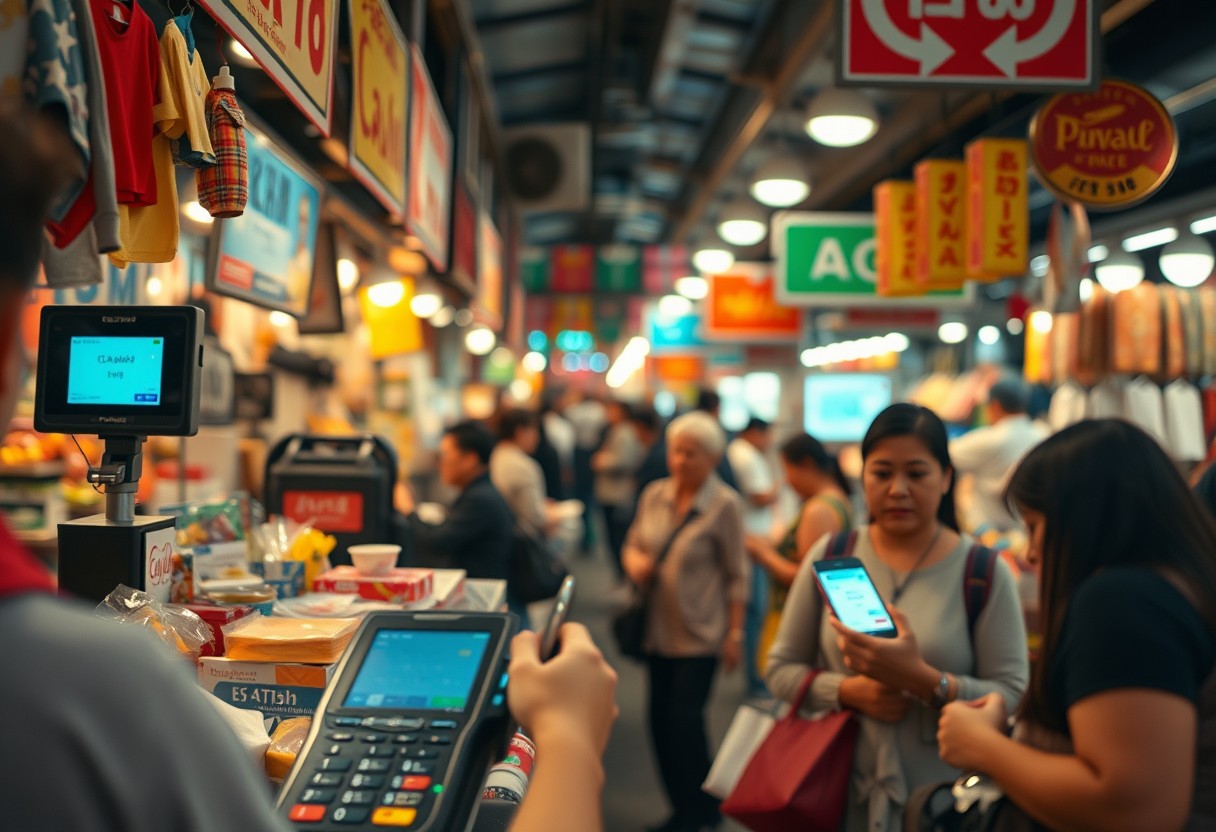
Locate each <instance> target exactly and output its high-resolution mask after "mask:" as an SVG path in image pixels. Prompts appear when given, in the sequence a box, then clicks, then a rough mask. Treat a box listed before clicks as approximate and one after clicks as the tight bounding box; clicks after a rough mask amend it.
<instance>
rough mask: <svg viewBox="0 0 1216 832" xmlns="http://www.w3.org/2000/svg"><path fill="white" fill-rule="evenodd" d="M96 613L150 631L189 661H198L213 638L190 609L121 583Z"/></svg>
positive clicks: (204, 624)
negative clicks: (200, 654)
mask: <svg viewBox="0 0 1216 832" xmlns="http://www.w3.org/2000/svg"><path fill="white" fill-rule="evenodd" d="M95 612H96V614H97V615H99V616H101V617H102V618H108V619H111V620H113V621H119V622H122V623H124V624H134V625H136V626H139V627H144V628H146V629H148V630H150V631H151V632H152V633H154V634H155V635H156V637H157V638H159V639H160V640H161V641H162V642H163V643H164V644H165V645H166V646H167V647H171V648H172V649H174V650H176V651H177V652H178V653H180V654H181V655H183V656H186V657H187V658H189V659H191V660H192V661H198V657H199V653H200V652H201V651H202V649H203V645H204V644H209V643H210V642H211V641H212V640H213V639H214V636H213V635H212V633H211V628H210V627H209V626H207V624H206V622H204V621H203V619H201V618H199V617H198V616H197V615H195V614H194V613H192V612H190V610H187V609H184V608H182V607H178V606H173V605H171V604H162V603H161V602H160V601H157V600H156V599H155V598H153V597H152V596H151V595H149V594H148V593H146V592H143V591H141V590H138V589H132V588H131V587H129V586H124V585H123V584H119V585H118V587H117V588H116V589H115V590H114V591H113V592H111V593H110V594H109V595H107V596H106V598H105V600H104V601H102V602H101V603H100V604H98V605H97V609H96V611H95Z"/></svg>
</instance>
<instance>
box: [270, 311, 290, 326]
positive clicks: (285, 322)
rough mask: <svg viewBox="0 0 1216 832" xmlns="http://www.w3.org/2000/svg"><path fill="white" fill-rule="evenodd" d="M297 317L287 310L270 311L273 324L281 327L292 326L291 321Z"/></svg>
mask: <svg viewBox="0 0 1216 832" xmlns="http://www.w3.org/2000/svg"><path fill="white" fill-rule="evenodd" d="M294 320H295V318H293V317H291V316H290V315H288V314H287V313H286V312H279V311H277V310H276V311H274V312H271V313H270V323H271V325H272V326H277V327H278V328H279V329H284V328H286V327H289V326H291V322H292V321H294Z"/></svg>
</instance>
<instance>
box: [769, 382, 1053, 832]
mask: <svg viewBox="0 0 1216 832" xmlns="http://www.w3.org/2000/svg"><path fill="white" fill-rule="evenodd" d="M862 458H863V460H864V465H863V468H862V486H863V488H864V490H865V496H866V501H867V503H868V505H869V508H870V517H871V520H870V524H869V525H868V526H863V527H861V529H860V530H859V532H858V535H857V539H856V544H855V546H854V548H853V551H852V552H851V556H852V557H855V558H857V559H859V560H860V561H861V562H862V563H863V564H864V565H865V567H866V570H867V571H868V572H869V573H870V576H871V578H872V579H873V580H874V584H875V586H876V587H877V589H878V592H879V594H880V595H881V596H882V598H883V601H884V602H885V603H886V605H887V607H888V608H889V609H890V610H891V612H892V615H893V617H894V619H895V623H896V625H897V627H898V629H899V636H898V637H897V638H893V639H880V638H871V637H868V636H864V635H862V634H860V633H856V632H853V631H851V630H848V629H847V628H845V627H844V626H843V625H841V624H840V622H839V621H837V620H836V619H835V618H834V617H833V616H832V615H831V611H830V610H828V609H826V608H825V605H824V604H823V603H822V601H821V596H820V594H819V591H818V587H817V586H816V580H815V576H814V573H813V570H812V565H813V564H814V562H815V561H818V560H821V559H822V558H823V557H824V556H825V554H826V550H827V544H828V539H827V538H825V539H824V540H821V541H820V542H819V543H817V544H816V545H815V546H814V547H813V548H812V549H811V551H810V553H809V556H808V557H806V558H805V559H804V560H803V562H802V566H801V568H800V569H799V572H798V576H797V577H796V578H795V579H794V584H793V586H792V587H791V588H790V594H789V598H788V600H787V601H786V606H785V613H784V615H783V617H782V621H781V627H780V630H779V631H778V634H777V640H776V642H775V643H774V645H773V648H772V650H771V652H770V653H769V657H768V670H767V673H766V680H767V682H768V686H769V689H770V690H771V691H772V692H773V694H774V695H775V696H777V697H778V698H780V699H782V700H784V701H786V702H792V701H793V699H794V698H795V697H796V696H797V694H798V690H799V687H800V685H801V684H802V682H803V680H805V678H806V675H807V673H808V672H810V671H811V670H812V669H817V670H820V671H821V672H820V673H819V675H818V676H817V677H816V678H815V681H814V684H813V685H812V686H811V693H810V694H809V695H808V697H807V700H806V701H805V702H803V703H801V705H802V707H803V709H804V710H805V711H807V712H809V713H823V712H825V711H828V710H832V709H835V708H851V709H852V710H854V711H855V712H856V713H857V714H858V718H859V719H860V720H861V734H860V738H859V740H858V744H857V751H856V755H855V757H854V761H853V777H852V780H851V784H850V789H849V802H848V812H847V814H846V818H845V828H846V829H847V830H866V832H884V830H888V829H890V830H896V829H898V828H899V817H900V812H901V811H902V807H903V804H904V802H905V801H906V800H907V796H908V793H909V792H910V791H911V790H912V789H914V788H916V787H917V786H920V785H923V784H926V783H932V782H938V781H942V780H950V779H953V778H954V777H956V776H957V774H958V773H957V772H956V771H954V770H953V769H951V768H950V767H949V766H947V765H946V764H945V763H943V762H942V761H941V760H940V758H939V757H938V752H937V741H936V731H937V719H938V712H939V709H940V708H941V707H942V706H943V705H944V704H946V703H947V702H951V701H954V700H956V699H958V700H972V699H979V698H980V697H983V696H984V695H986V694H988V693H998V694H1000V695H1001V696H1002V697H1003V698H1004V699H1005V701H1006V703H1007V704H1008V705H1009V707H1010V709H1013V708H1014V707H1015V706H1016V705H1017V703H1018V701H1019V700H1020V699H1021V696H1022V692H1023V691H1024V690H1025V688H1026V682H1027V678H1028V676H1029V666H1028V661H1027V651H1026V631H1025V627H1024V623H1023V620H1022V612H1021V608H1020V606H1019V602H1018V596H1017V590H1016V587H1015V585H1014V581H1013V575H1012V573H1011V572H1010V570H1009V567H1008V566H1006V565H1005V564H1004V562H1002V561H1000V560H999V559H998V560H997V562H996V568H995V570H994V572H993V575H992V583H991V592H990V593H989V596H988V599H987V601H986V603H985V604H984V608H983V610H982V612H980V614H979V617H978V619H977V622H976V626H975V631H974V633H970V632H969V631H968V623H967V610H966V606H965V604H964V600H963V591H962V587H963V577H964V576H963V573H964V570H965V568H966V564H967V561H968V557H967V554H968V551H969V550H970V549H971V547H972V545H973V541H972V540H971V539H969V538H967V537H965V536H963V535H960V534H959V532H958V523H957V521H956V519H955V514H954V481H953V480H954V477H953V474H954V472H953V470H952V468H951V465H950V455H949V449H948V444H947V438H946V429H945V426H944V425H943V424H942V422H941V420H940V419H939V418H938V417H937V416H936V415H935V414H934V413H933V412H932V411H930V410H927V409H925V408H922V407H917V406H915V405H910V404H897V405H893V406H892V407H890V408H888V409H887V410H885V411H883V412H882V413H881V414H879V416H878V418H877V419H875V420H874V424H873V425H871V426H870V430H869V432H868V433H867V434H866V437H865V439H864V441H863V442H862Z"/></svg>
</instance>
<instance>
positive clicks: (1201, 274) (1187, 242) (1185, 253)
mask: <svg viewBox="0 0 1216 832" xmlns="http://www.w3.org/2000/svg"><path fill="white" fill-rule="evenodd" d="M1213 266H1216V257H1214V256H1213V254H1212V244H1211V243H1209V242H1208V241H1207V240H1205V239H1203V238H1202V237H1196V236H1195V235H1194V234H1183V235H1182V236H1181V237H1179V238H1178V239H1177V240H1174V242H1172V243H1170V244H1169V245H1167V246H1166V247H1165V248H1164V249H1163V250H1162V252H1161V273H1162V274H1163V275H1165V279H1166V280H1168V281H1169V282H1170V283H1173V284H1174V285H1175V286H1181V287H1182V288H1183V289H1193V288H1195V287H1196V286H1201V285H1203V284H1204V283H1205V282H1207V279H1208V278H1209V277H1211V276H1212V267H1213Z"/></svg>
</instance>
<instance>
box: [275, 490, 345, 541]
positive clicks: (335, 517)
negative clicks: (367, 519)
mask: <svg viewBox="0 0 1216 832" xmlns="http://www.w3.org/2000/svg"><path fill="white" fill-rule="evenodd" d="M283 516H284V517H286V518H287V519H289V520H294V521H296V522H297V523H308V522H310V521H311V522H312V524H313V526H314V527H315V528H318V529H320V530H321V531H323V532H330V533H334V532H353V533H357V532H361V531H363V495H362V494H360V493H359V492H358V491H284V492H283Z"/></svg>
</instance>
